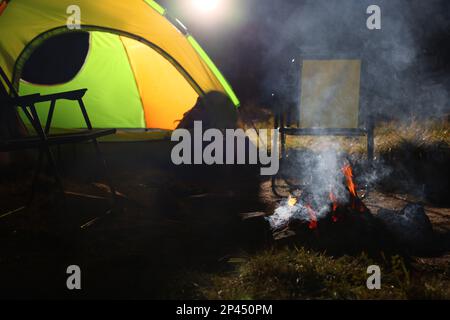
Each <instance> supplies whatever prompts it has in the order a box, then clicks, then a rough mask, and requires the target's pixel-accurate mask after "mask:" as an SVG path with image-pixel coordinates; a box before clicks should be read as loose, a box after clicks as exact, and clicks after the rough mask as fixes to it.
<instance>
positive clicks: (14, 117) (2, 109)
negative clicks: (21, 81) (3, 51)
mask: <svg viewBox="0 0 450 320" xmlns="http://www.w3.org/2000/svg"><path fill="white" fill-rule="evenodd" d="M8 89H9V92H11V93H12V95H13V96H18V95H17V92H16V91H15V90H14V87H13V85H12V84H11V82H10V81H9V79H8V77H7V76H6V74H5V72H4V71H3V69H2V68H1V67H0V139H9V138H18V137H22V136H25V135H26V134H27V132H26V128H25V127H24V125H23V123H22V121H21V120H20V118H19V115H18V113H17V109H16V108H12V107H11V104H10V102H9V101H8V100H9V99H10V95H9V93H8Z"/></svg>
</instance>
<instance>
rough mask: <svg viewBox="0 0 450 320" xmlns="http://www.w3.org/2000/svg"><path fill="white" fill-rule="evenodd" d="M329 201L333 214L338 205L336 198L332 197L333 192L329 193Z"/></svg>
mask: <svg viewBox="0 0 450 320" xmlns="http://www.w3.org/2000/svg"><path fill="white" fill-rule="evenodd" d="M330 200H331V202H332V203H333V212H334V211H336V210H337V207H338V203H337V198H336V196H335V195H334V193H333V192H330Z"/></svg>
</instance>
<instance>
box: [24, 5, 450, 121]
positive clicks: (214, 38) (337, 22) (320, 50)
mask: <svg viewBox="0 0 450 320" xmlns="http://www.w3.org/2000/svg"><path fill="white" fill-rule="evenodd" d="M192 1H194V0H160V1H159V3H161V4H162V5H164V6H165V7H166V8H168V10H169V12H170V13H171V15H173V16H175V17H177V18H179V19H180V20H181V21H182V22H183V23H184V24H185V25H186V26H187V27H188V29H189V30H190V32H191V33H192V34H193V35H194V36H195V37H196V38H197V39H198V41H199V42H200V43H201V45H202V46H203V47H204V48H205V49H206V51H207V52H208V53H209V54H210V56H211V57H212V59H213V60H214V61H215V62H216V63H217V65H218V66H219V68H220V69H221V70H222V71H223V73H224V74H225V76H226V78H227V79H228V80H229V81H230V82H231V84H232V86H233V87H234V88H235V90H236V91H237V94H238V96H239V97H240V98H241V100H242V101H243V102H244V105H245V104H246V103H248V102H253V103H256V104H260V105H269V104H270V97H271V94H272V93H276V94H277V95H279V96H280V97H281V98H289V97H290V96H291V95H292V93H291V90H292V88H291V87H290V86H289V82H290V81H291V78H289V77H288V76H287V75H288V74H289V73H291V72H296V71H295V70H294V71H292V63H291V61H292V59H293V58H296V59H299V58H301V57H302V56H316V55H320V56H321V57H329V58H333V57H337V56H340V57H341V56H344V57H349V58H353V57H358V58H361V59H363V61H364V63H365V64H366V65H367V68H366V73H367V74H366V75H365V79H366V80H365V81H364V83H365V85H366V86H367V87H368V88H370V91H371V92H372V93H373V97H374V99H375V100H376V99H378V100H376V101H377V102H376V103H377V104H383V105H386V107H389V108H391V107H392V106H389V104H392V105H395V107H396V108H399V109H398V111H399V112H407V111H406V110H405V108H406V109H408V108H409V109H411V108H416V107H415V106H413V107H411V106H412V105H414V104H416V103H418V101H420V103H421V104H422V105H424V104H427V105H433V107H432V108H434V109H435V110H438V111H439V112H444V113H447V112H448V111H449V110H448V108H449V107H450V106H449V103H448V100H449V99H448V97H449V96H450V95H449V88H450V41H449V40H450V1H448V0H427V1H424V0H408V1H407V0H383V1H374V0H370V1H368V0H314V1H311V0H277V1H274V0H240V1H239V0H222V2H223V3H224V4H225V5H224V7H223V8H221V10H219V11H217V12H214V13H211V14H205V13H202V12H199V10H198V8H195V7H194V6H193V4H192ZM371 4H377V5H379V6H380V7H381V9H382V29H381V30H372V31H371V30H368V29H367V27H366V20H367V18H368V14H367V13H366V9H367V7H368V6H369V5H371ZM80 40H82V39H80ZM65 47H67V48H70V50H71V52H72V53H71V54H72V55H73V56H76V55H77V54H81V55H82V54H83V49H80V48H82V46H77V45H72V46H71V45H70V44H67V46H65ZM76 47H78V48H79V49H78V50H77V49H76ZM50 51H51V50H49V52H50ZM74 60H75V59H74ZM66 62H67V59H66ZM54 63H56V64H57V61H56V62H54ZM74 68H76V66H74ZM32 69H33V68H29V70H26V71H27V72H26V73H27V74H29V75H31V76H30V77H32V74H33V70H32ZM47 70H48V69H47ZM39 73H40V72H39V71H38V72H37V71H36V70H34V75H36V74H39ZM430 91H433V92H436V94H435V95H434V96H433V97H430V96H429V92H430ZM374 99H372V100H371V101H372V102H373V100H374ZM427 99H428V100H430V99H431V100H432V101H431V102H430V101H428V100H427ZM416 109H417V108H416ZM381 112H383V111H382V110H381ZM408 112H409V111H408Z"/></svg>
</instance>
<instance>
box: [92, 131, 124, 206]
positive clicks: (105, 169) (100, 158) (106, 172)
mask: <svg viewBox="0 0 450 320" xmlns="http://www.w3.org/2000/svg"><path fill="white" fill-rule="evenodd" d="M92 143H93V144H94V148H95V153H96V154H97V159H98V161H99V163H100V165H101V167H102V169H103V174H104V176H105V178H106V182H107V183H108V186H109V188H110V190H111V200H112V204H113V207H115V206H116V205H117V202H118V201H117V200H118V199H117V193H116V188H115V187H114V184H113V182H112V178H111V175H110V173H109V170H108V166H107V164H106V159H105V157H104V156H103V153H102V151H101V149H100V145H99V143H98V141H97V139H93V140H92Z"/></svg>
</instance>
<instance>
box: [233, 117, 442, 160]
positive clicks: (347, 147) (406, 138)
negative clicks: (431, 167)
mask: <svg viewBox="0 0 450 320" xmlns="http://www.w3.org/2000/svg"><path fill="white" fill-rule="evenodd" d="M249 109H250V111H248V112H245V111H244V112H242V113H241V120H242V121H241V122H242V126H243V127H244V128H245V129H250V128H257V129H263V128H266V129H267V128H269V129H270V128H273V127H274V118H273V116H272V115H270V113H265V114H263V116H260V115H259V116H257V115H255V114H254V113H255V112H252V110H253V109H252V108H249ZM449 133H450V123H449V121H448V120H447V119H442V120H436V119H433V120H417V119H412V120H410V121H407V122H400V121H383V122H378V123H377V124H376V126H375V152H376V154H377V156H383V155H386V154H389V153H390V152H392V151H395V150H396V149H400V150H402V149H404V148H405V147H406V148H409V149H411V148H412V149H415V151H417V152H421V151H423V152H430V151H439V150H441V149H445V148H447V149H448V148H449V147H450V134H449ZM317 141H321V142H328V141H335V142H338V143H339V144H340V146H341V147H342V149H343V151H344V152H346V153H348V154H353V155H356V154H364V153H365V152H366V150H367V148H366V143H367V142H366V139H365V138H364V137H348V138H347V137H320V138H318V137H309V136H304V137H292V136H288V137H287V139H286V145H287V148H288V149H301V148H311V147H313V148H315V147H319V148H320V146H321V145H323V144H322V143H317Z"/></svg>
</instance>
